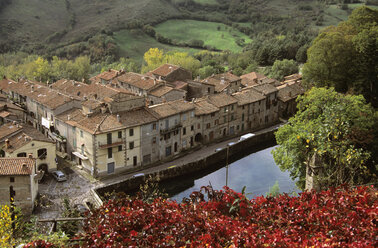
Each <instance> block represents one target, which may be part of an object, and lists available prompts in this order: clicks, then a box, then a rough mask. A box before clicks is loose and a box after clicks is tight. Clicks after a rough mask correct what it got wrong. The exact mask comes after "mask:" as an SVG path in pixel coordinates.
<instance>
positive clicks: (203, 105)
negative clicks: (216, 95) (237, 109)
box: [194, 99, 219, 116]
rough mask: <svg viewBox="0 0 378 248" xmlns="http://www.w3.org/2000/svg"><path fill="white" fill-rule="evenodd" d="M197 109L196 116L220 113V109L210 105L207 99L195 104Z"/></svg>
mask: <svg viewBox="0 0 378 248" xmlns="http://www.w3.org/2000/svg"><path fill="white" fill-rule="evenodd" d="M194 105H195V107H196V111H195V115H197V116H198V115H207V114H211V113H215V112H217V111H219V108H217V107H216V106H214V105H213V104H211V103H209V102H208V101H206V100H205V99H200V100H198V101H196V102H194Z"/></svg>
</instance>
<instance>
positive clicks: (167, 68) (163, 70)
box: [152, 64, 180, 77]
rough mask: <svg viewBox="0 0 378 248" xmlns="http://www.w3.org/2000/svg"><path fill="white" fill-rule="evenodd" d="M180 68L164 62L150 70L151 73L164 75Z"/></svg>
mask: <svg viewBox="0 0 378 248" xmlns="http://www.w3.org/2000/svg"><path fill="white" fill-rule="evenodd" d="M178 69H180V67H179V66H177V65H171V64H164V65H162V66H160V67H158V68H156V69H155V70H153V71H152V73H153V74H156V75H159V76H163V77H166V76H168V75H169V74H171V73H172V72H173V71H175V70H178Z"/></svg>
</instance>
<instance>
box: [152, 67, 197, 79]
mask: <svg viewBox="0 0 378 248" xmlns="http://www.w3.org/2000/svg"><path fill="white" fill-rule="evenodd" d="M151 74H152V75H153V77H154V78H155V79H157V80H164V81H167V82H174V81H184V82H186V81H187V80H191V79H192V73H191V72H190V71H188V70H186V69H184V68H182V67H180V66H177V65H171V64H164V65H162V66H160V67H158V68H156V69H155V70H153V71H151Z"/></svg>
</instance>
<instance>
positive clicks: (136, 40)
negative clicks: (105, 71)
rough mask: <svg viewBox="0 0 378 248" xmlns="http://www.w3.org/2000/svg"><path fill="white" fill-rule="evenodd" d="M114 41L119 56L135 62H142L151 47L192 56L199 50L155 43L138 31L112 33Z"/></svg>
mask: <svg viewBox="0 0 378 248" xmlns="http://www.w3.org/2000/svg"><path fill="white" fill-rule="evenodd" d="M113 37H114V40H115V41H116V42H117V45H118V46H119V47H120V49H121V51H120V56H122V57H129V58H133V59H135V60H137V61H140V62H141V61H142V60H143V55H144V53H145V52H147V51H148V49H150V48H151V47H153V48H155V47H157V48H159V49H163V50H164V51H180V52H187V53H189V54H194V53H196V52H199V51H201V50H199V49H194V48H182V47H176V46H170V45H166V44H161V43H159V42H157V41H156V40H155V39H154V38H152V37H150V36H148V35H146V34H145V33H143V32H142V31H140V30H135V29H134V30H122V31H119V32H116V33H114V36H113Z"/></svg>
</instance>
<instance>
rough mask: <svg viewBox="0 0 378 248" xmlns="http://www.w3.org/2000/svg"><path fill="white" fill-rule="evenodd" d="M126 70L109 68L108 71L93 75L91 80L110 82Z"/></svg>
mask: <svg viewBox="0 0 378 248" xmlns="http://www.w3.org/2000/svg"><path fill="white" fill-rule="evenodd" d="M123 73H124V71H122V70H121V71H117V70H113V69H109V70H107V71H104V72H101V73H100V74H98V75H96V76H94V77H91V78H90V79H89V81H90V82H91V83H100V84H110V83H111V82H112V81H113V80H114V79H115V78H116V77H118V76H119V75H122V74H123Z"/></svg>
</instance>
